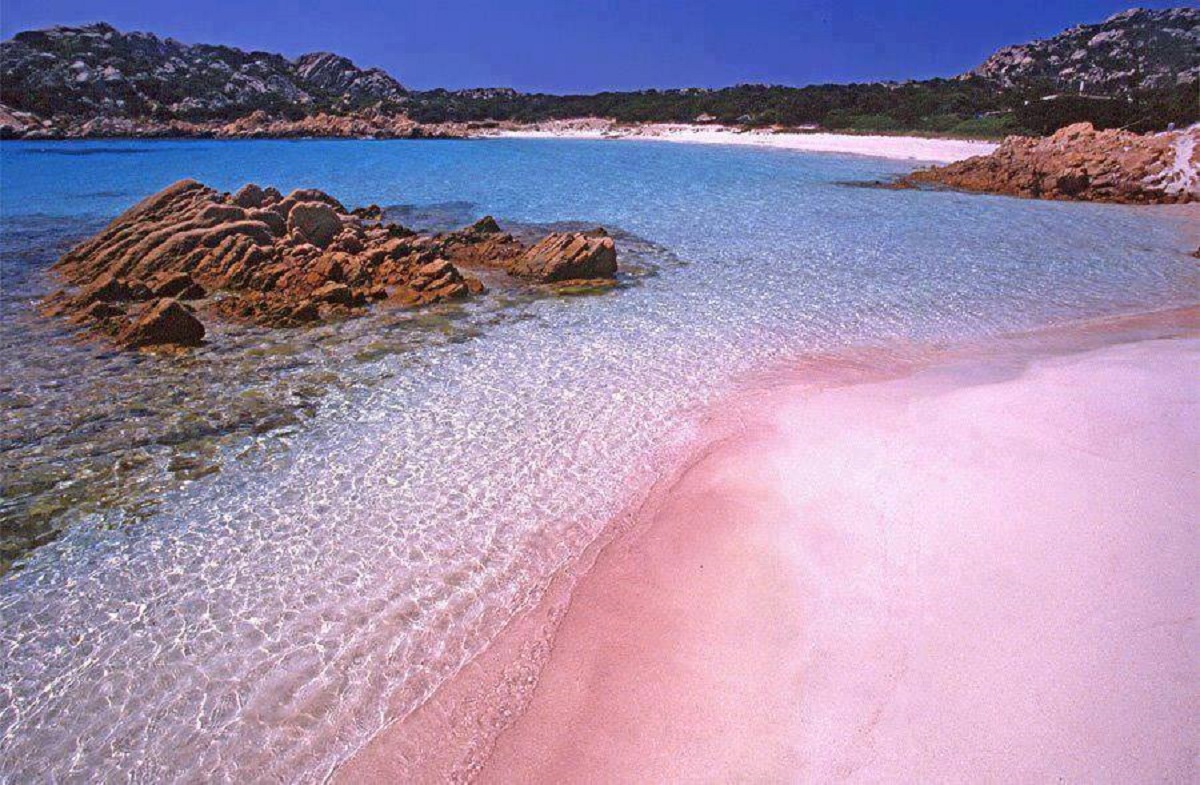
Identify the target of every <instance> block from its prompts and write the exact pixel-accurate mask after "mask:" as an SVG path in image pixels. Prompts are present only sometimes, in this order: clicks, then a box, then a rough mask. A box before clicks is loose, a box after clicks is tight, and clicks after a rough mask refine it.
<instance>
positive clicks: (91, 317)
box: [71, 300, 125, 324]
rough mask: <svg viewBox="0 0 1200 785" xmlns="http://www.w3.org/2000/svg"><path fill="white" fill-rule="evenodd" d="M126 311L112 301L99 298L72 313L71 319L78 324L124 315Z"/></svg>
mask: <svg viewBox="0 0 1200 785" xmlns="http://www.w3.org/2000/svg"><path fill="white" fill-rule="evenodd" d="M124 315H125V311H124V310H123V309H121V308H119V307H118V306H115V305H113V304H112V303H106V302H104V301H102V300H97V301H95V302H93V303H92V304H91V305H89V306H87V307H86V308H84V309H83V310H80V311H76V312H75V313H74V314H72V315H71V321H73V322H75V323H76V324H86V323H88V322H96V321H103V320H105V319H115V318H117V317H120V316H124Z"/></svg>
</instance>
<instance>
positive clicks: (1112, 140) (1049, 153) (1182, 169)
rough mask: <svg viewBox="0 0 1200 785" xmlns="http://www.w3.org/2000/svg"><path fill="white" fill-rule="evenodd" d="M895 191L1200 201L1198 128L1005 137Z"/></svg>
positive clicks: (1072, 130) (1079, 127)
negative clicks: (932, 189)
mask: <svg viewBox="0 0 1200 785" xmlns="http://www.w3.org/2000/svg"><path fill="white" fill-rule="evenodd" d="M900 182H901V184H902V185H915V186H922V185H933V186H942V187H947V188H954V189H959V190H963V191H977V192H981V193H994V194H1004V195H1008V196H1022V197H1028V198H1036V199H1069V200H1080V201H1097V202H1121V203H1127V204H1173V203H1184V202H1194V201H1200V127H1195V126H1193V127H1192V128H1187V129H1184V130H1181V131H1171V132H1165V133H1159V134H1144V135H1143V134H1135V133H1130V132H1127V131H1120V130H1116V129H1110V130H1105V131H1097V130H1096V129H1095V128H1093V127H1092V126H1091V124H1090V123H1078V124H1076V125H1070V126H1067V127H1066V128H1061V129H1059V130H1058V131H1057V132H1055V133H1054V134H1052V135H1051V136H1047V137H1044V138H1040V139H1035V138H1029V137H1022V136H1011V137H1009V138H1007V139H1005V140H1004V142H1003V144H1001V145H1000V147H998V148H997V149H996V150H995V151H994V152H992V153H991V154H990V155H984V156H976V157H974V158H968V159H966V160H964V161H958V162H956V163H952V164H949V165H947V166H938V167H934V168H931V169H924V170H920V171H916V172H913V173H912V174H910V175H908V176H907V177H906V178H903V179H902V180H901V181H900Z"/></svg>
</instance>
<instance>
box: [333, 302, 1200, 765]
mask: <svg viewBox="0 0 1200 785" xmlns="http://www.w3.org/2000/svg"><path fill="white" fill-rule="evenodd" d="M979 351H980V350H979V349H977V348H970V349H968V350H963V351H956V352H952V353H950V354H948V355H946V356H925V357H916V358H911V361H910V358H904V359H901V360H900V361H898V363H897V364H896V366H895V367H893V368H890V369H887V368H883V367H882V366H878V365H876V366H875V369H874V371H872V373H873V374H876V375H877V377H878V378H867V379H864V378H863V376H862V369H863V367H871V366H872V363H873V359H872V358H869V357H867V358H860V360H861V362H860V361H859V360H854V359H851V360H849V361H846V362H836V363H823V362H815V363H814V364H812V365H810V366H806V367H804V368H797V369H795V372H794V374H792V375H791V376H790V378H783V379H779V378H775V379H773V380H771V382H770V383H769V384H766V385H765V386H764V387H762V389H759V390H757V391H752V392H750V393H747V394H746V395H745V396H743V397H742V398H740V399H739V401H737V402H734V403H733V404H732V405H731V406H730V407H728V408H727V409H726V410H725V411H724V414H722V416H721V417H720V418H718V420H716V421H714V422H713V423H711V424H710V428H709V430H710V436H711V439H710V446H709V448H708V449H707V450H706V451H704V452H702V453H701V454H699V455H698V456H696V457H694V459H693V460H692V461H690V462H689V463H688V464H687V465H685V466H684V467H682V469H681V470H680V471H679V473H678V474H677V475H675V476H674V477H673V478H672V479H671V480H670V481H668V482H665V483H664V484H663V486H662V487H661V488H660V489H659V490H658V491H657V492H656V493H655V494H654V495H653V496H652V499H651V500H650V501H649V502H648V503H647V504H646V505H645V506H644V507H643V508H642V509H641V510H640V511H639V513H638V515H636V516H635V517H636V518H637V519H638V520H636V521H631V522H629V524H628V525H624V526H618V527H617V530H616V531H615V532H614V537H615V539H613V540H612V542H611V544H609V545H608V547H603V544H599V545H598V546H597V547H596V549H595V550H594V551H593V552H592V553H590V554H589V555H588V557H587V559H586V563H585V564H583V565H581V570H580V571H579V574H580V575H582V577H581V578H579V579H578V583H577V584H576V583H575V579H573V578H572V579H569V580H568V579H566V578H564V579H563V582H562V584H561V585H558V586H556V587H552V590H551V592H550V593H549V594H548V596H547V599H546V600H545V601H543V603H542V605H541V606H539V608H538V609H537V610H536V611H534V612H532V613H530V614H527V615H526V616H525V617H523V618H522V619H520V620H518V621H517V622H516V623H515V624H514V625H512V626H511V627H510V628H509V630H508V631H507V632H506V635H505V637H504V638H502V639H501V640H500V641H498V643H497V645H496V646H494V647H493V648H492V649H490V650H489V651H488V652H486V653H485V654H484V655H483V656H482V657H480V658H479V659H478V660H477V661H476V662H473V663H472V664H471V666H469V667H468V668H467V669H466V670H465V671H464V672H463V673H462V674H460V676H459V677H458V678H456V679H455V680H453V681H452V682H451V683H449V684H448V685H446V686H445V687H444V688H443V689H442V690H440V691H439V693H438V694H437V695H436V696H435V698H434V699H433V700H431V701H430V702H429V703H428V704H426V705H425V706H423V707H422V708H421V709H420V710H418V711H417V712H416V713H414V715H411V716H410V717H408V718H405V720H403V721H401V722H399V723H397V724H396V725H394V726H392V727H391V728H390V729H388V730H387V731H385V732H384V733H382V734H380V735H379V736H377V737H376V739H375V740H374V741H373V742H372V743H371V744H370V745H369V746H368V747H367V748H366V749H364V750H363V751H361V752H360V754H359V755H357V756H356V757H355V758H353V759H352V760H351V761H350V762H349V763H348V764H347V765H346V766H345V767H343V768H342V769H341V770H340V771H339V779H340V780H341V781H346V782H364V781H387V780H389V779H390V780H392V781H395V779H396V778H397V777H398V776H402V777H403V778H404V779H406V780H411V781H443V780H445V779H446V778H447V777H451V778H456V779H458V778H470V777H478V778H479V779H481V780H482V781H513V780H514V779H515V780H520V781H542V782H549V781H555V782H558V781H579V782H612V781H617V782H633V781H664V780H667V781H679V780H689V781H693V780H705V781H714V780H720V781H728V780H730V779H738V780H750V781H760V780H768V781H778V780H781V779H787V780H801V781H827V780H829V779H859V780H866V781H879V780H885V781H912V780H921V779H924V780H937V781H946V780H951V781H954V780H963V779H968V780H970V779H975V780H978V779H981V778H982V779H989V778H996V779H1019V780H1031V779H1032V780H1038V781H1040V780H1046V779H1058V778H1059V777H1064V778H1065V779H1066V780H1067V781H1095V780H1097V779H1100V780H1109V781H1148V780H1159V779H1168V780H1174V781H1183V780H1186V779H1188V777H1189V776H1190V775H1189V772H1191V773H1193V774H1194V769H1192V768H1191V767H1193V766H1194V763H1193V761H1192V756H1193V755H1194V753H1195V750H1196V748H1197V742H1198V741H1200V740H1198V739H1197V732H1196V729H1195V727H1194V724H1193V723H1191V722H1190V718H1191V717H1193V716H1194V714H1195V711H1196V708H1197V706H1196V697H1195V694H1194V690H1193V688H1192V687H1191V686H1190V685H1194V683H1195V682H1196V680H1197V677H1198V676H1200V672H1198V667H1197V662H1196V651H1197V646H1198V643H1200V641H1198V640H1197V629H1196V625H1195V620H1194V609H1195V607H1196V601H1197V597H1196V593H1197V587H1196V581H1195V577H1194V574H1193V570H1194V565H1195V563H1196V560H1197V557H1200V541H1198V539H1197V534H1196V532H1195V530H1194V525H1193V522H1192V519H1191V517H1190V516H1191V511H1194V509H1196V507H1197V505H1198V504H1200V482H1197V464H1198V461H1200V426H1198V425H1197V423H1198V422H1200V421H1198V420H1197V417H1196V415H1197V413H1198V412H1197V408H1198V406H1200V385H1198V384H1197V383H1196V382H1195V379H1196V378H1200V374H1198V373H1197V372H1198V371H1200V313H1198V312H1197V311H1196V310H1190V311H1183V312H1174V313H1169V314H1166V315H1158V316H1154V317H1150V318H1146V319H1140V320H1139V319H1127V320H1117V321H1115V322H1110V323H1102V324H1098V325H1089V326H1086V327H1083V328H1072V329H1066V330H1058V331H1052V332H1050V333H1046V334H1043V335H1035V336H1020V337H1017V338H1015V339H1010V340H1002V341H998V342H995V343H991V344H989V345H987V346H986V347H983V349H982V352H983V353H982V354H981V353H979ZM905 366H911V367H908V368H905ZM881 368H882V370H881ZM818 377H819V378H820V379H821V381H820V382H819V383H816V384H814V379H817V378H818ZM854 378H857V383H852V384H846V381H847V380H848V379H854ZM593 561H594V564H592V562H593ZM589 565H590V569H588V567H589ZM568 584H569V585H568Z"/></svg>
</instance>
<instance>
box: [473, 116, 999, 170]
mask: <svg viewBox="0 0 1200 785" xmlns="http://www.w3.org/2000/svg"><path fill="white" fill-rule="evenodd" d="M487 136H488V137H494V138H510V139H626V140H629V139H632V140H641V141H659V142H680V143H686V144H727V145H746V146H751V147H770V148H774V149H779V150H796V151H800V152H812V153H840V154H843V155H864V156H870V157H875V158H892V159H897V160H906V161H923V162H929V163H950V162H953V161H961V160H963V159H964V158H970V157H972V156H976V155H987V154H988V153H990V152H992V151H993V150H995V149H996V147H997V145H996V144H995V143H994V142H984V141H975V140H968V139H933V138H926V137H918V136H872V135H859V134H835V133H824V132H815V133H773V132H770V131H745V130H735V129H731V128H725V127H721V126H707V125H668V124H645V125H638V126H610V125H596V124H587V123H577V122H564V123H561V124H547V125H544V126H538V127H531V128H521V129H506V130H499V131H495V132H489V133H488V134H487Z"/></svg>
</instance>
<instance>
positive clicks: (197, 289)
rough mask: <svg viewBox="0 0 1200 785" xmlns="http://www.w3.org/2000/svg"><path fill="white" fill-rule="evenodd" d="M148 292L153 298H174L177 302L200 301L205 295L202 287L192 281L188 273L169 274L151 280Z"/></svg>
mask: <svg viewBox="0 0 1200 785" xmlns="http://www.w3.org/2000/svg"><path fill="white" fill-rule="evenodd" d="M150 291H151V293H152V294H153V295H154V296H155V297H174V298H175V299H177V300H200V299H203V298H204V296H205V294H206V292H205V291H204V287H203V286H201V285H200V284H198V283H196V282H195V281H193V280H192V276H191V275H189V274H188V273H171V272H165V273H162V274H161V275H159V276H158V277H157V278H155V279H153V280H152V281H151V282H150Z"/></svg>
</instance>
